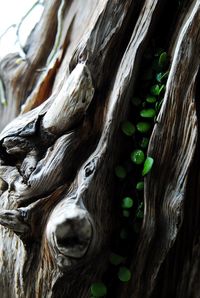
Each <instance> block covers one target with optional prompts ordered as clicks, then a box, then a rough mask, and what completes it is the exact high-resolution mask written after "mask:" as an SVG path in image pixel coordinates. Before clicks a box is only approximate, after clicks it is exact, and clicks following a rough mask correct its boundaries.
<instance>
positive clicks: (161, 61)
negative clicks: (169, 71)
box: [158, 52, 168, 68]
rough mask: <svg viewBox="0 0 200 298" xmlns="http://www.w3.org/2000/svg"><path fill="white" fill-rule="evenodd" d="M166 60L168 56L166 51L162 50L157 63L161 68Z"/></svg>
mask: <svg viewBox="0 0 200 298" xmlns="http://www.w3.org/2000/svg"><path fill="white" fill-rule="evenodd" d="M167 60H168V58H167V53H166V52H162V53H161V54H160V57H159V60H158V65H159V66H160V67H161V68H163V67H165V66H166V64H167V62H168V61H167Z"/></svg>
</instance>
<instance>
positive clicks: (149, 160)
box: [142, 156, 154, 176]
mask: <svg viewBox="0 0 200 298" xmlns="http://www.w3.org/2000/svg"><path fill="white" fill-rule="evenodd" d="M153 163H154V160H153V158H152V157H150V156H148V157H147V158H146V160H145V162H144V167H143V170H142V176H145V175H146V174H148V173H149V172H150V171H151V168H152V166H153Z"/></svg>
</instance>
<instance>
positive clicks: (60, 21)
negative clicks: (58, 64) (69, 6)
mask: <svg viewBox="0 0 200 298" xmlns="http://www.w3.org/2000/svg"><path fill="white" fill-rule="evenodd" d="M64 6H65V0H61V4H60V6H59V9H58V15H57V20H58V27H57V33H56V38H55V42H54V46H53V49H52V50H51V53H50V55H49V57H48V59H47V66H48V65H49V64H50V63H51V61H52V60H53V58H54V56H55V54H56V53H57V50H58V47H59V44H60V40H61V35H62V28H63V13H64Z"/></svg>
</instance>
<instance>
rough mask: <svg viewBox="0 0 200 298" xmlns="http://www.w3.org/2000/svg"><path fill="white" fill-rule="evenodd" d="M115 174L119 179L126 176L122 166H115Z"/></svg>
mask: <svg viewBox="0 0 200 298" xmlns="http://www.w3.org/2000/svg"><path fill="white" fill-rule="evenodd" d="M115 175H116V176H117V177H118V178H120V179H124V178H126V170H125V168H124V167H122V166H116V167H115Z"/></svg>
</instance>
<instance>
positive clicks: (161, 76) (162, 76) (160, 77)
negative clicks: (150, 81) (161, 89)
mask: <svg viewBox="0 0 200 298" xmlns="http://www.w3.org/2000/svg"><path fill="white" fill-rule="evenodd" d="M168 74H169V71H166V72H164V73H163V72H159V73H158V74H157V75H156V80H157V81H158V83H162V82H163V81H164V80H165V79H167V77H168Z"/></svg>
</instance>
